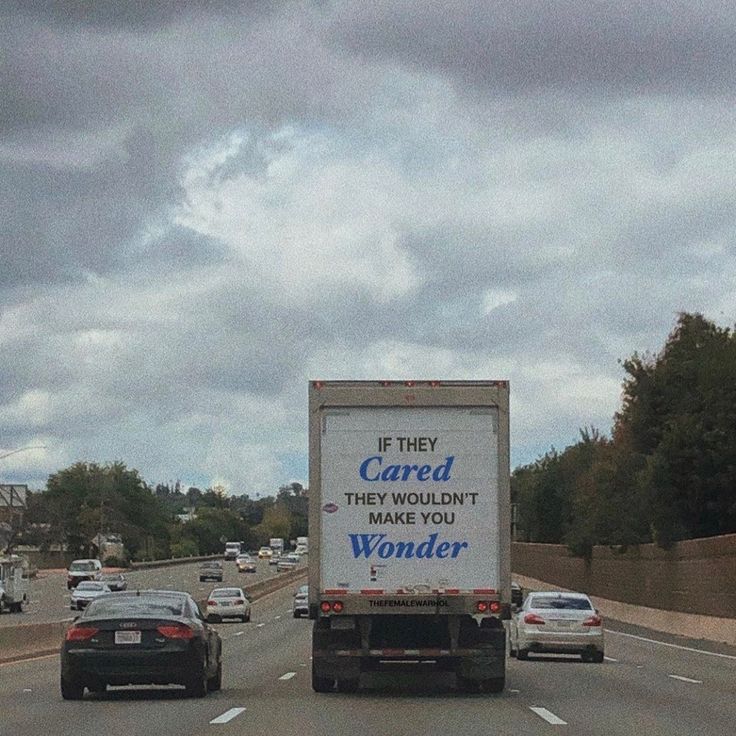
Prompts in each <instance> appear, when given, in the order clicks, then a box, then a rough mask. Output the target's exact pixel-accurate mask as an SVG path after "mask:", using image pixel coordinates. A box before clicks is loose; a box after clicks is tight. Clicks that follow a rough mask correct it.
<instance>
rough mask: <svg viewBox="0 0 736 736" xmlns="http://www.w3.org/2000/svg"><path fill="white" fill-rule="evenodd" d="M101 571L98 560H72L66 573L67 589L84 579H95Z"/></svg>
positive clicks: (100, 564)
mask: <svg viewBox="0 0 736 736" xmlns="http://www.w3.org/2000/svg"><path fill="white" fill-rule="evenodd" d="M101 572H102V563H101V562H100V561H99V560H94V559H84V560H74V562H72V563H71V564H70V565H69V569H68V570H67V573H66V587H67V590H71V589H72V588H75V587H76V586H77V585H78V584H79V583H81V582H83V581H84V580H97V578H98V577H99V575H100V573H101Z"/></svg>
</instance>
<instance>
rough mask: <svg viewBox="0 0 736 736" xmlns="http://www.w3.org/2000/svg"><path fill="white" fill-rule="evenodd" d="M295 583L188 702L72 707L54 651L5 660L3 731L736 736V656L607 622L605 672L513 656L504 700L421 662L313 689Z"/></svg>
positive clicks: (244, 632)
mask: <svg viewBox="0 0 736 736" xmlns="http://www.w3.org/2000/svg"><path fill="white" fill-rule="evenodd" d="M264 574H267V573H264ZM250 577H254V576H250ZM241 578H242V576H241ZM205 587H206V586H205ZM293 588H294V586H293V585H292V586H289V587H288V588H286V589H283V590H281V591H278V592H276V593H273V594H271V595H269V596H267V597H265V598H263V599H261V600H258V601H256V602H255V603H254V606H253V619H252V622H251V623H249V624H241V623H232V624H230V623H228V624H218V629H219V630H220V632H221V635H222V637H223V640H224V681H223V689H222V691H220V692H217V693H212V694H210V695H208V696H207V697H206V698H203V699H188V698H185V697H183V691H182V690H179V689H161V688H113V689H110V690H108V692H107V693H105V694H104V695H90V694H87V695H85V699H84V701H82V702H67V701H63V700H62V699H61V695H60V694H59V684H58V680H59V658H58V656H57V655H52V656H48V657H43V658H39V659H35V660H31V661H24V662H15V663H10V664H6V665H0V702H2V703H3V708H2V711H0V735H2V736H39V735H41V734H46V733H49V734H51V735H52V736H79V734H80V733H104V734H105V736H132V735H133V734H160V735H161V736H169V735H170V736H189V735H190V734H191V735H192V736H195V735H196V736H203V735H204V734H223V735H228V736H229V735H234V734H249V736H260V735H261V734H263V735H264V736H266V735H269V736H273V735H277V734H278V735H279V736H280V735H281V734H284V733H288V734H297V735H298V736H311V735H314V736H331V735H332V734H340V733H344V732H348V733H349V734H350V736H364V735H365V736H383V735H384V734H385V735H386V736H389V735H390V736H404V735H406V736H416V735H418V734H437V733H444V734H454V733H462V734H508V735H509V736H512V735H513V736H520V735H525V734H559V733H565V734H579V735H580V736H597V735H600V736H617V735H619V734H620V735H621V736H624V735H626V736H631V735H632V734H642V733H645V734H647V736H659V735H661V736H679V735H680V734H681V735H682V736H693V735H695V734H697V735H698V736H702V735H712V736H723V735H724V734H729V733H732V732H733V730H734V723H736V650H733V649H729V648H728V647H720V646H718V645H713V644H711V645H705V644H703V643H702V642H688V641H684V640H681V639H678V640H676V641H675V640H674V639H672V638H670V637H666V636H662V635H656V634H653V633H652V632H647V631H645V630H641V629H638V630H637V629H633V628H631V627H624V626H623V625H617V624H616V623H615V622H607V624H606V631H607V633H606V636H607V640H606V656H607V659H606V661H605V662H604V663H603V664H600V665H596V664H583V663H582V662H579V661H577V660H574V659H565V658H563V657H545V658H543V659H542V658H539V659H536V660H535V659H532V660H530V661H528V662H517V661H516V660H509V669H508V677H507V688H506V690H505V692H504V693H502V694H499V695H480V694H478V695H467V694H464V693H461V692H459V691H457V690H456V689H455V682H454V676H453V675H452V674H444V673H437V672H435V671H434V670H425V671H417V669H416V668H414V669H409V670H408V671H403V670H402V671H400V672H399V671H395V672H394V671H392V672H391V673H373V674H370V675H368V676H365V677H364V679H363V680H362V687H361V690H360V691H359V692H358V693H356V694H339V693H331V694H316V693H314V692H313V691H312V689H311V680H310V659H309V657H310V631H311V622H310V621H308V620H306V619H294V618H293V617H292V615H291V595H292V592H293ZM193 592H196V586H195V590H194V591H193ZM648 639H651V640H654V641H648ZM656 640H659V641H656ZM709 650H710V651H709Z"/></svg>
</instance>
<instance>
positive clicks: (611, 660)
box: [603, 657, 618, 662]
mask: <svg viewBox="0 0 736 736" xmlns="http://www.w3.org/2000/svg"><path fill="white" fill-rule="evenodd" d="M603 659H605V660H606V662H618V660H617V659H614V658H613V657H603Z"/></svg>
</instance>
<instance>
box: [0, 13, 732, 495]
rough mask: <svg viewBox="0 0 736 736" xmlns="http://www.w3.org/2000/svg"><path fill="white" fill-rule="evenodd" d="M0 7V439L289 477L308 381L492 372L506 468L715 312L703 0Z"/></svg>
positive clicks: (728, 127)
mask: <svg viewBox="0 0 736 736" xmlns="http://www.w3.org/2000/svg"><path fill="white" fill-rule="evenodd" d="M175 5H176V12H174V10H173V9H172V8H174V4H171V3H163V2H162V3H143V4H140V3H133V2H129V3H128V2H120V3H109V4H108V3H99V4H98V3H95V4H91V5H90V4H87V3H54V2H47V3H15V4H12V3H5V4H3V8H2V10H1V11H0V13H2V15H0V21H2V23H0V43H2V47H3V49H4V51H5V56H4V59H3V63H2V65H0V90H1V92H2V99H3V105H2V107H0V135H1V137H0V211H2V212H3V218H2V221H1V224H0V438H2V439H0V449H5V447H8V448H12V447H17V446H21V445H25V444H31V443H32V444H36V443H39V444H45V445H46V446H47V447H48V449H47V450H46V451H42V452H40V453H37V454H31V453H28V454H25V453H22V454H18V455H14V456H13V462H12V464H9V463H8V462H7V461H6V462H4V464H3V466H2V473H3V477H8V478H9V479H10V480H14V481H18V482H22V481H23V480H28V479H31V480H32V481H35V482H37V483H42V482H43V479H44V477H45V474H47V473H49V472H53V471H54V470H55V469H57V468H58V467H63V465H64V464H66V463H70V462H73V461H75V460H77V459H90V460H98V461H104V460H107V459H117V458H122V459H124V460H125V461H126V462H128V463H129V464H131V465H132V466H135V467H139V469H140V470H141V472H142V473H143V474H144V477H147V478H148V479H150V480H151V481H154V482H155V481H156V480H161V479H165V480H167V479H170V478H171V477H176V476H178V477H182V479H183V480H184V481H185V482H187V481H189V480H191V481H192V482H196V483H198V484H206V483H209V482H212V481H213V479H215V478H219V479H224V480H225V481H227V482H228V483H229V484H230V486H231V488H232V489H233V490H235V491H236V492H242V491H244V490H247V491H249V492H252V491H254V490H258V491H264V492H269V491H270V492H272V491H273V489H274V487H275V486H277V485H278V484H279V483H280V482H285V481H287V480H291V479H297V480H302V481H304V480H305V475H306V455H305V452H306V449H305V437H304V432H305V430H306V417H305V406H304V405H305V402H306V396H305V392H306V382H307V379H309V378H313V377H321V378H385V377H399V378H410V377H414V378H416V377H439V378H498V377H503V378H509V379H511V381H512V391H513V397H514V399H513V400H514V404H513V405H514V407H515V415H514V422H513V427H514V438H513V446H514V462H525V461H529V460H531V459H533V456H534V454H535V453H538V452H540V451H543V450H544V449H547V448H548V447H549V446H551V445H553V444H554V445H555V446H557V447H564V446H565V445H566V444H568V443H570V442H573V441H575V439H576V430H577V427H579V426H583V425H585V424H595V425H596V426H599V427H602V428H603V429H606V428H607V427H608V426H609V424H610V419H611V417H612V415H613V412H614V411H615V409H616V408H617V401H618V388H619V386H620V380H621V377H622V375H621V368H620V366H619V365H618V363H617V361H618V359H620V358H622V357H626V356H627V355H630V354H631V353H632V352H633V351H634V350H638V351H640V352H641V351H645V350H647V349H650V350H651V349H654V350H656V349H657V348H658V347H659V346H660V345H661V344H662V342H663V341H664V339H665V338H666V335H667V333H668V331H669V329H670V328H671V326H672V324H673V322H674V319H675V317H676V314H677V312H678V311H680V310H691V311H694V310H701V311H704V312H705V313H706V314H707V315H708V316H710V317H712V318H715V319H717V320H718V321H719V323H722V324H723V323H726V324H728V323H729V322H731V321H733V314H734V312H735V311H736V299H735V298H734V297H733V296H732V294H734V293H736V291H735V290H734V288H733V285H734V283H736V267H735V266H734V253H733V239H734V230H735V229H736V220H735V219H734V216H733V212H734V206H733V205H734V201H733V199H734V197H733V192H734V184H736V182H735V181H734V174H733V172H734V171H735V170H736V168H735V167H734V166H733V163H734V155H735V154H734V145H733V140H734V132H736V131H735V128H736V125H735V123H736V121H735V120H734V117H733V113H732V104H731V100H732V96H733V90H732V85H733V82H732V79H733V71H734V69H733V63H734V62H733V58H732V54H731V52H730V49H731V48H732V47H733V40H734V39H733V36H734V32H733V30H734V11H733V9H732V8H731V7H730V6H726V5H719V4H716V3H706V4H700V5H699V6H697V7H695V6H690V5H685V4H684V3H667V4H661V5H654V6H653V5H651V4H650V5H644V4H634V3H625V4H623V5H621V4H619V5H611V4H602V3H599V4H594V5H593V6H592V7H591V6H590V5H589V4H588V5H585V6H583V5H580V4H576V3H573V2H563V3H555V4H547V3H532V2H521V3H518V2H516V3H493V4H488V3H476V2H468V3H453V4H452V13H449V12H447V8H446V7H445V8H443V7H441V6H437V5H436V4H435V5H433V4H427V3H403V4H397V3H389V2H373V3H359V2H349V3H332V4H331V3H312V2H295V3H286V4H273V3H252V4H251V3H244V4H241V3H228V2H221V3H207V2H191V3H177V4H175Z"/></svg>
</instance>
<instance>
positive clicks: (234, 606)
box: [206, 588, 250, 622]
mask: <svg viewBox="0 0 736 736" xmlns="http://www.w3.org/2000/svg"><path fill="white" fill-rule="evenodd" d="M206 613H207V620H208V621H222V620H223V619H225V618H239V619H240V620H241V621H243V622H245V621H250V597H249V596H248V594H247V593H246V592H245V591H244V590H243V589H242V588H215V589H214V590H213V591H212V592H211V593H210V594H209V595H208V596H207V611H206Z"/></svg>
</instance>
